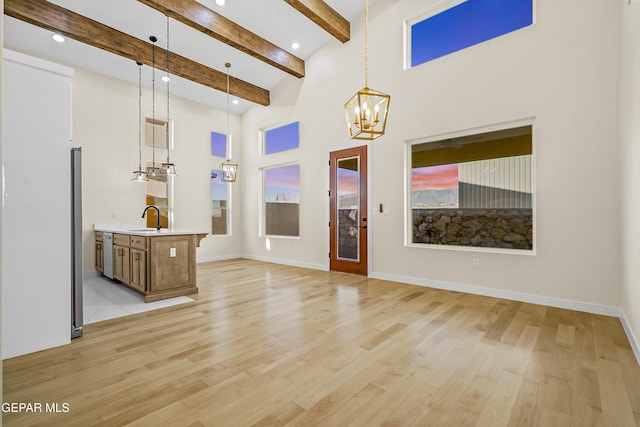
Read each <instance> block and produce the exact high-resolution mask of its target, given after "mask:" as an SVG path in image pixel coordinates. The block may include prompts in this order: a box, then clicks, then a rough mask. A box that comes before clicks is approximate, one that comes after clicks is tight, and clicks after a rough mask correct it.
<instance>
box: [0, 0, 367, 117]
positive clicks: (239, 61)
mask: <svg viewBox="0 0 640 427" xmlns="http://www.w3.org/2000/svg"><path fill="white" fill-rule="evenodd" d="M50 1H51V2H52V3H55V4H58V5H59V6H62V7H64V8H66V9H69V10H72V11H74V12H76V13H79V14H80V15H84V16H86V17H88V18H91V19H93V20H95V21H99V22H101V23H103V24H105V25H108V26H110V27H112V28H115V29H117V30H119V31H122V32H124V33H127V34H129V35H131V36H133V37H136V38H139V39H141V40H145V41H149V36H150V35H154V36H156V37H157V38H158V42H157V46H158V48H161V49H165V48H166V39H167V21H166V17H165V16H164V15H163V14H162V13H160V12H158V11H156V10H154V9H152V8H150V7H147V6H145V5H143V4H142V3H139V2H138V1H135V0H108V1H107V0H50ZM198 1H199V3H201V4H203V5H205V6H206V7H208V8H210V9H212V10H214V11H215V12H217V13H219V14H221V15H223V16H225V17H226V18H228V19H230V20H232V21H234V22H236V23H237V24H239V25H241V26H243V27H244V28H246V29H248V30H249V31H252V32H254V33H255V34H257V35H259V36H261V37H262V38H264V39H266V40H268V41H270V42H272V43H274V44H275V45H277V46H279V47H280V48H282V49H284V50H287V51H289V52H291V53H292V54H294V55H296V56H298V57H299V58H301V59H303V60H306V59H307V58H309V56H311V55H312V54H313V53H314V52H315V51H316V50H317V49H319V48H320V47H321V46H323V45H324V44H326V43H340V42H339V41H338V40H336V39H335V38H333V37H332V36H331V35H330V34H328V33H327V32H325V31H324V30H323V29H322V28H320V27H319V26H317V25H316V24H315V23H313V22H312V21H311V20H310V19H308V18H307V17H305V16H304V15H302V14H301V13H300V12H298V11H297V10H295V9H294V8H293V7H291V6H290V5H289V4H287V3H286V2H285V1H284V0H227V2H226V3H227V4H226V5H225V6H217V5H216V4H215V2H214V0H198ZM325 2H326V3H327V4H329V5H330V6H331V7H332V8H333V9H335V10H336V11H337V12H338V13H340V14H341V15H342V16H343V17H345V18H346V19H348V20H349V21H350V22H353V21H354V20H356V19H358V18H359V17H361V16H362V13H363V9H364V2H362V1H359V0H325ZM374 2H375V0H369V4H373V3H374ZM352 26H353V24H352ZM169 28H170V32H169V36H170V37H169V41H170V43H169V48H170V50H171V51H172V52H174V53H177V54H179V55H182V56H184V57H187V58H189V59H191V60H194V61H196V62H200V63H202V64H204V65H206V66H208V67H210V68H213V69H216V70H219V71H222V72H226V69H225V67H224V64H225V62H230V63H231V64H232V66H231V71H230V73H231V75H232V76H234V77H237V78H240V79H242V80H245V81H247V82H249V83H252V84H255V85H257V86H260V87H262V88H264V89H267V90H272V89H273V88H275V87H276V86H277V85H278V84H280V83H281V82H282V81H283V80H285V79H295V78H296V77H293V76H291V75H289V74H287V73H285V72H284V71H280V70H278V69H276V68H274V67H272V66H270V65H267V64H265V63H264V62H261V61H259V60H257V59H254V58H253V57H251V56H249V55H247V54H244V53H242V52H240V51H238V50H236V49H233V48H232V47H230V46H227V45H226V44H223V43H221V42H219V41H217V40H215V39H213V38H211V37H209V36H207V35H205V34H202V33H200V32H198V31H196V30H194V29H192V28H190V27H188V26H186V25H183V24H182V23H180V22H178V21H175V20H173V19H171V20H170V24H169ZM352 31H353V30H352ZM51 36H52V33H51V32H50V31H48V30H43V29H41V28H38V27H35V26H33V25H31V24H27V23H25V22H22V21H19V20H17V19H14V18H10V17H7V16H5V17H4V46H5V47H6V48H9V49H12V50H17V51H20V52H24V53H28V54H31V55H33V56H38V57H41V58H44V59H49V60H51V61H54V62H58V63H61V64H64V65H68V66H70V67H78V68H85V69H88V70H91V71H94V72H98V73H101V74H106V75H109V76H112V77H116V78H118V79H122V80H126V81H129V82H132V83H135V84H137V82H138V66H137V65H136V64H135V62H134V61H131V60H128V59H125V58H122V57H120V56H117V55H115V54H112V53H109V52H106V51H103V50H101V49H98V48H95V47H92V46H89V45H85V44H83V43H80V42H76V41H75V40H71V39H67V41H66V42H65V43H57V42H55V41H53V39H52V38H51ZM294 41H297V42H299V43H300V48H299V49H298V50H293V49H292V48H291V43H292V42H294ZM158 73H160V72H158ZM158 76H159V75H157V80H156V89H157V90H159V89H162V90H164V83H163V82H162V81H161V80H160V79H159V78H158ZM143 84H144V85H145V86H151V67H143ZM170 89H171V94H172V96H180V97H183V98H187V99H191V100H193V101H196V102H199V103H202V104H205V105H210V106H213V107H215V108H220V109H226V94H225V93H224V92H220V91H216V90H214V89H211V88H208V87H205V86H202V85H199V84H197V83H193V82H191V81H189V80H186V79H183V78H180V77H177V76H174V77H172V78H171V82H170ZM251 105H253V104H252V103H251V102H249V101H245V100H240V103H239V104H238V105H231V112H233V113H238V114H242V113H243V112H244V111H246V110H247V109H248V108H249V107H250V106H251Z"/></svg>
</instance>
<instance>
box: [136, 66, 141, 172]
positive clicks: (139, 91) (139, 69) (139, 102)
mask: <svg viewBox="0 0 640 427" xmlns="http://www.w3.org/2000/svg"><path fill="white" fill-rule="evenodd" d="M137 64H138V171H142V62H137Z"/></svg>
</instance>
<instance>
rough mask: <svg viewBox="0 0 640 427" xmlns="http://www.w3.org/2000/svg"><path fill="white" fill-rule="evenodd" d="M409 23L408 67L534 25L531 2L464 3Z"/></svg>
mask: <svg viewBox="0 0 640 427" xmlns="http://www.w3.org/2000/svg"><path fill="white" fill-rule="evenodd" d="M458 3H459V4H457V5H456V6H454V7H451V8H449V9H447V10H445V11H443V12H440V13H437V14H435V15H432V16H429V17H428V18H426V19H422V20H420V21H418V22H414V23H409V25H407V29H408V34H407V36H408V40H409V47H408V51H409V53H410V55H411V57H410V58H409V61H408V65H410V66H411V67H415V66H417V65H420V64H423V63H425V62H428V61H431V60H434V59H437V58H440V57H442V56H445V55H448V54H450V53H453V52H457V51H459V50H462V49H465V48H467V47H470V46H473V45H476V44H479V43H482V42H484V41H487V40H490V39H493V38H496V37H500V36H502V35H504V34H507V33H510V32H512V31H515V30H518V29H520V28H523V27H526V26H529V25H531V24H532V23H533V0H467V1H463V2H462V3H460V2H458Z"/></svg>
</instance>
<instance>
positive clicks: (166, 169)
mask: <svg viewBox="0 0 640 427" xmlns="http://www.w3.org/2000/svg"><path fill="white" fill-rule="evenodd" d="M169 65H170V63H169V17H168V16H167V78H166V80H165V81H166V82H167V126H166V127H165V143H166V144H167V161H166V162H165V163H163V164H162V166H161V167H160V171H161V172H162V174H163V175H164V176H176V165H175V164H173V163H171V159H170V153H171V144H170V143H169V137H170V136H171V132H170V129H169V126H170V124H171V119H170V116H169V99H170V93H169V82H170V80H171V79H170V78H169Z"/></svg>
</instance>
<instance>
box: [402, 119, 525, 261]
mask: <svg viewBox="0 0 640 427" xmlns="http://www.w3.org/2000/svg"><path fill="white" fill-rule="evenodd" d="M410 156H411V159H410V161H411V170H410V172H409V173H410V177H409V178H410V183H411V188H410V191H411V194H410V198H409V200H411V209H410V210H411V214H410V218H409V219H408V220H409V221H410V223H409V227H408V229H409V230H411V237H410V241H411V243H414V244H429V245H443V246H471V247H483V248H498V249H518V250H533V247H534V241H533V226H534V223H533V221H534V219H533V150H532V126H531V125H527V126H521V127H515V128H510V129H503V130H498V131H490V132H483V133H476V134H472V135H465V136H461V137H455V138H447V139H440V140H436V141H430V142H424V143H417V144H413V145H411V147H410Z"/></svg>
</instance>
